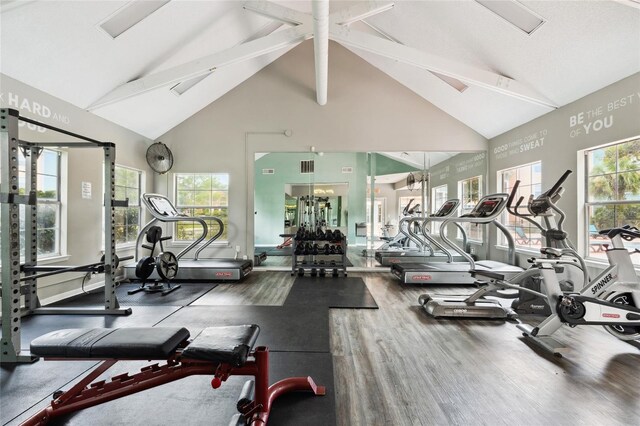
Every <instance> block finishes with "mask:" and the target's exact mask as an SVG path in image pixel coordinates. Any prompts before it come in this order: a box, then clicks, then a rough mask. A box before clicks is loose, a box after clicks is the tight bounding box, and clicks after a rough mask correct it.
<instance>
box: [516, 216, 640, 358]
mask: <svg viewBox="0 0 640 426" xmlns="http://www.w3.org/2000/svg"><path fill="white" fill-rule="evenodd" d="M600 234H601V235H606V236H607V237H609V239H611V245H612V248H607V251H606V254H607V259H608V260H609V264H610V266H609V267H608V268H607V269H605V270H604V271H603V272H602V273H601V274H600V275H598V277H596V278H595V279H594V280H593V281H591V282H589V284H588V285H586V286H585V287H584V288H583V289H582V290H581V291H580V292H579V293H573V294H564V293H563V292H562V290H561V289H560V284H559V282H558V278H557V275H556V273H555V271H554V263H556V262H557V260H558V259H559V258H560V257H561V256H562V253H561V251H560V250H554V249H546V254H547V255H548V256H549V255H552V256H551V257H548V258H544V259H534V264H535V267H536V268H538V269H539V270H540V274H541V275H542V280H543V283H544V287H545V292H546V294H547V298H548V300H549V304H550V305H551V306H552V307H553V308H554V310H555V312H554V313H553V314H552V315H551V316H549V317H548V318H547V319H545V320H544V321H543V322H542V323H541V324H540V325H538V326H537V327H533V328H532V327H530V326H527V325H525V324H519V325H518V328H519V329H520V330H522V331H523V335H524V336H525V338H526V339H527V340H528V341H531V342H532V343H534V344H536V345H538V346H540V347H542V348H543V349H545V350H548V351H550V352H552V353H553V354H554V355H556V356H562V353H563V352H564V351H566V348H565V347H564V345H563V344H562V343H560V342H558V341H557V340H555V339H554V338H553V337H552V336H551V335H552V334H553V333H554V332H555V331H556V330H558V329H559V328H560V327H561V326H562V324H567V325H569V326H570V327H575V326H578V325H602V326H603V327H604V329H605V330H607V331H608V332H609V333H610V334H612V335H614V336H615V337H617V338H618V339H621V340H640V309H639V308H638V307H640V282H639V280H638V276H637V275H636V272H635V269H634V265H633V262H632V261H631V254H630V253H629V252H628V251H627V249H626V248H625V246H624V243H623V240H625V241H633V240H635V239H638V238H640V230H638V228H633V227H631V226H629V225H626V226H623V227H620V228H613V229H607V230H602V231H600ZM633 253H640V250H638V249H635V250H634V251H633Z"/></svg>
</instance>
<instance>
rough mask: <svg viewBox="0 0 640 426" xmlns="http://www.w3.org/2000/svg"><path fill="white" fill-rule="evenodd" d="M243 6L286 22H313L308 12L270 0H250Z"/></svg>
mask: <svg viewBox="0 0 640 426" xmlns="http://www.w3.org/2000/svg"><path fill="white" fill-rule="evenodd" d="M242 7H243V8H244V9H246V10H249V11H251V12H254V13H257V14H258V15H261V16H264V17H267V18H271V19H275V20H276V21H280V22H284V23H285V24H291V25H301V24H309V23H311V22H310V19H311V17H310V16H309V14H308V13H303V12H298V11H297V10H294V9H291V8H288V7H285V6H280V5H278V4H275V3H271V2H268V1H248V2H245V3H244V5H243V6H242Z"/></svg>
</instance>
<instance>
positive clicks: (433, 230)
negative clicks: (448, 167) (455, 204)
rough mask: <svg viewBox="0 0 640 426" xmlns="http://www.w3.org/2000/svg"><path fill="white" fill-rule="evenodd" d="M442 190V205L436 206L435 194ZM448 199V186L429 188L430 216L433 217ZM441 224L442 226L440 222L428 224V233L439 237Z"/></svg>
mask: <svg viewBox="0 0 640 426" xmlns="http://www.w3.org/2000/svg"><path fill="white" fill-rule="evenodd" d="M442 188H444V190H445V191H444V194H445V195H444V200H443V201H442V203H439V204H437V203H436V202H437V201H438V196H437V195H436V194H437V192H438V190H439V189H442ZM448 199H449V185H447V184H446V183H445V184H443V185H438V186H434V187H433V188H431V214H432V215H433V214H434V213H435V212H437V211H438V209H439V208H440V207H441V206H442V204H444V203H445V202H447V200H448ZM441 224H442V222H441V221H435V222H430V223H429V225H430V228H429V233H430V234H433V235H440V225H441Z"/></svg>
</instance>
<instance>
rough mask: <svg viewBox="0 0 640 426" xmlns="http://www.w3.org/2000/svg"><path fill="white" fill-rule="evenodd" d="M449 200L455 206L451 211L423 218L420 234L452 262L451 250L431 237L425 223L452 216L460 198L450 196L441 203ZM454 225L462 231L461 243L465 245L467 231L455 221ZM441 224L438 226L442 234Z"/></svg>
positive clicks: (443, 219) (439, 220)
mask: <svg viewBox="0 0 640 426" xmlns="http://www.w3.org/2000/svg"><path fill="white" fill-rule="evenodd" d="M449 202H453V203H455V208H453V209H452V210H451V213H450V214H449V215H447V216H429V217H427V218H425V220H424V222H423V223H422V235H423V237H424V238H426V239H427V240H428V241H429V243H431V245H434V246H436V247H437V248H439V249H440V250H441V251H442V252H443V253H444V254H446V255H447V263H452V262H453V255H452V254H451V251H450V250H448V249H447V248H446V247H445V246H443V245H442V244H441V243H440V242H439V241H438V240H436V239H435V238H433V236H432V235H431V232H427V224H429V223H431V222H444V221H445V220H446V219H448V218H450V217H452V216H453V214H454V213H455V212H456V211H458V207H459V206H460V199H458V198H452V199H450V200H447V201H445V202H444V203H443V205H444V204H446V203H449ZM436 213H437V212H436ZM456 226H457V227H458V228H459V229H460V230H461V231H462V244H463V246H464V247H466V246H467V233H466V232H465V231H464V229H463V228H462V226H460V225H459V224H457V223H456ZM442 229H443V227H442V225H441V226H440V233H441V235H442Z"/></svg>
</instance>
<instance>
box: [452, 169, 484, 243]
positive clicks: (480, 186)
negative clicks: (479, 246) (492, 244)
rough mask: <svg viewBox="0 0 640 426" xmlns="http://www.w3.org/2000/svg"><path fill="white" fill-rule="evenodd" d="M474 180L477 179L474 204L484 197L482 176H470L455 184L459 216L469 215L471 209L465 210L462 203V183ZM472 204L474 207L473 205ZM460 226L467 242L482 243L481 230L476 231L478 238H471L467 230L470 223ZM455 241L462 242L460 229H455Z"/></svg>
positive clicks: (463, 202)
mask: <svg viewBox="0 0 640 426" xmlns="http://www.w3.org/2000/svg"><path fill="white" fill-rule="evenodd" d="M474 179H478V200H477V201H476V204H477V202H478V201H480V199H481V198H482V197H484V188H483V184H484V182H483V176H482V175H477V176H471V177H468V178H464V179H461V180H459V181H458V184H457V189H458V198H459V199H460V210H459V211H460V216H462V215H463V214H466V213H469V212H470V211H471V210H472V209H473V207H471V208H465V201H464V194H463V190H464V183H465V182H471V181H473V180H474ZM476 204H474V207H475V205H476ZM460 226H462V227H463V228H465V231H467V241H469V242H474V243H482V242H483V241H484V233H483V228H479V230H478V234H479V238H472V237H471V232H469V228H470V226H471V224H470V223H460ZM456 228H457V230H456V239H458V240H462V234H461V231H460V228H458V227H456Z"/></svg>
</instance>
